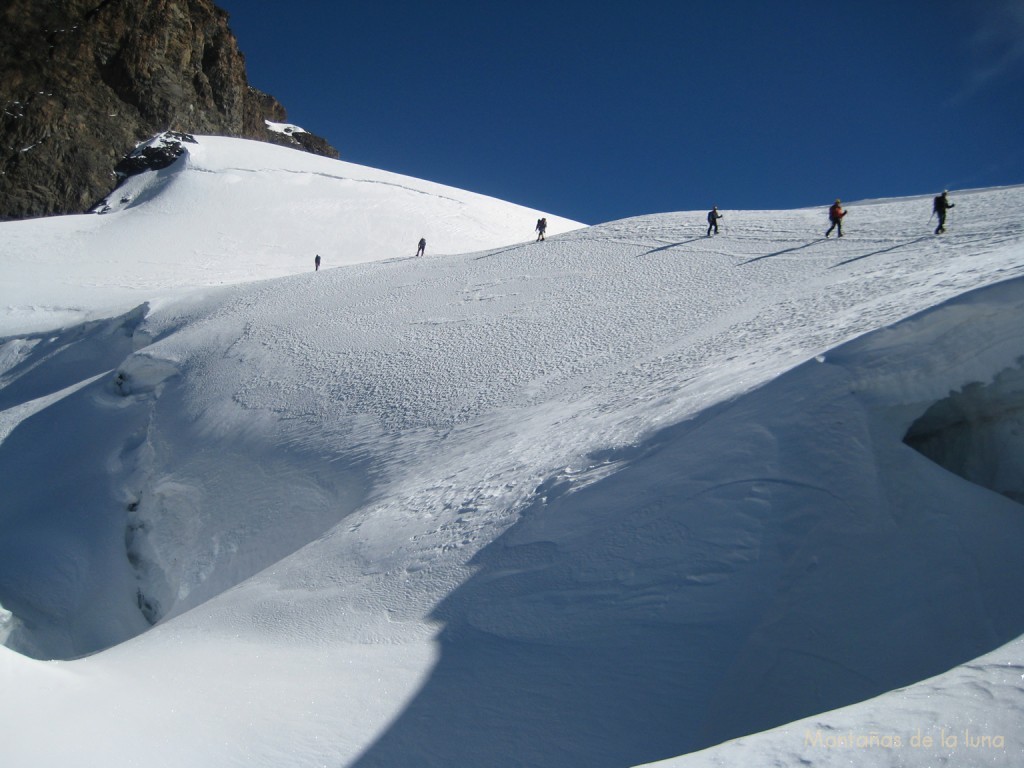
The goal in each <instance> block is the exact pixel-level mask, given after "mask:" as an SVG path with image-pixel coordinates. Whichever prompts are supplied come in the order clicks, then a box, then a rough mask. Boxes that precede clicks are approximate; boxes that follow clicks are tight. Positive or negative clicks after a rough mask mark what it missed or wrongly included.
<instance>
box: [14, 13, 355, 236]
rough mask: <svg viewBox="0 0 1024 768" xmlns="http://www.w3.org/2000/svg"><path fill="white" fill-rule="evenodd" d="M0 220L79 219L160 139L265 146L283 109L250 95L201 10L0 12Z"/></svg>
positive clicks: (310, 144)
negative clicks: (203, 136)
mask: <svg viewBox="0 0 1024 768" xmlns="http://www.w3.org/2000/svg"><path fill="white" fill-rule="evenodd" d="M0 82H2V83H3V84H4V88H3V91H2V97H0V98H2V99H3V100H4V103H2V104H0V107H2V113H0V220H4V219H17V218H27V217H32V216H43V215H50V214H58V213H77V212H82V211H85V210H88V209H89V208H91V207H92V206H93V205H94V204H95V203H96V202H97V201H98V200H100V199H101V198H103V197H104V196H105V195H107V194H108V193H109V192H110V191H111V189H112V188H113V187H114V186H115V185H116V183H117V176H116V175H115V173H114V168H115V167H116V166H117V164H118V162H119V161H120V160H121V159H122V158H123V157H125V155H127V154H129V153H130V152H131V151H132V150H133V149H134V147H135V146H136V145H137V144H138V143H139V142H141V141H143V140H146V139H149V138H150V137H151V136H153V135H154V134H156V133H160V132H163V131H166V130H173V131H179V132H189V133H207V134H215V135H222V136H235V137H242V138H250V139H257V140H261V141H270V142H273V143H276V144H283V145H285V146H293V147H296V148H299V149H304V150H306V151H312V152H315V153H317V154H322V155H326V156H329V157H337V156H338V153H337V151H336V150H335V149H334V148H333V147H331V146H330V145H329V144H327V142H326V141H324V140H323V139H319V138H317V137H315V136H312V135H311V134H305V133H300V132H298V131H296V132H292V133H282V132H280V131H272V130H270V129H269V128H268V126H267V121H268V120H269V121H271V122H274V123H283V122H285V121H286V118H287V115H286V112H285V109H284V107H282V106H281V104H280V103H278V101H277V100H276V99H274V98H273V97H272V96H269V95H268V94H265V93H262V92H260V91H258V90H256V89H255V88H253V87H251V86H250V85H249V83H248V79H247V77H246V71H245V58H244V56H243V55H242V53H241V52H240V51H239V50H238V45H237V41H236V40H235V37H234V35H233V34H232V32H231V29H230V28H229V26H228V15H227V13H226V12H225V11H223V10H221V9H219V8H217V7H216V6H215V5H214V4H213V3H212V2H211V1H210V0H51V1H50V2H45V3H44V2H39V1H38V0H6V2H5V3H4V4H3V6H2V10H0Z"/></svg>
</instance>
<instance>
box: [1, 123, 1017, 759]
mask: <svg viewBox="0 0 1024 768" xmlns="http://www.w3.org/2000/svg"><path fill="white" fill-rule="evenodd" d="M200 145H201V147H202V149H201V150H194V149H193V148H190V151H192V152H193V153H194V156H193V157H190V159H189V160H188V162H187V164H186V165H185V166H184V167H181V166H179V165H175V166H172V168H170V169H168V170H167V171H162V172H159V173H157V174H151V175H150V177H149V178H143V179H141V180H139V181H137V182H135V183H136V184H137V185H138V188H139V189H140V190H141V191H140V192H139V193H138V197H136V198H134V201H135V202H134V203H133V202H131V201H130V202H128V203H126V204H125V206H126V207H125V209H124V210H121V211H117V212H114V213H111V214H106V215H104V216H96V217H69V218H67V219H55V220H46V221H36V222H23V223H19V224H4V225H3V226H2V230H0V233H2V234H3V239H2V241H0V242H2V245H0V260H2V261H0V269H2V270H3V274H4V276H5V283H4V285H3V288H2V291H3V293H2V294H0V311H6V313H7V314H6V316H5V318H6V319H5V320H4V323H5V324H4V325H3V326H0V327H2V328H3V330H0V333H2V334H4V336H6V337H7V338H6V340H5V341H3V342H2V343H0V384H3V389H0V409H2V410H0V439H2V443H0V483H2V487H3V488H4V499H3V503H2V506H0V526H2V527H0V604H2V605H3V607H4V609H5V610H4V611H2V612H0V639H3V638H5V637H6V644H7V645H8V648H2V647H0V682H2V691H3V693H2V695H0V723H2V724H3V725H2V729H3V730H2V733H3V738H2V739H0V758H2V762H3V764H4V765H5V766H7V765H11V766H50V765H53V766H58V765H59V766H65V765H82V764H103V765H108V766H120V765H125V766H129V765H140V766H164V765H166V766H181V765H190V766H204V765H209V766H223V765H239V766H241V765H246V766H284V765H290V766H306V765H332V766H340V765H354V766H360V768H365V767H368V766H398V765H424V766H551V768H554V767H555V766H628V765H635V764H639V763H645V762H650V761H655V760H659V759H664V758H670V757H673V756H676V755H682V754H683V753H686V752H692V751H693V750H699V749H702V748H706V747H710V746H711V745H714V744H716V743H718V742H721V741H723V740H726V739H733V738H736V737H743V738H740V739H739V740H738V741H732V742H729V743H727V744H725V745H723V746H720V747H715V748H712V749H709V750H706V751H703V752H699V753H696V754H691V755H687V756H683V757H678V758H674V762H673V764H678V765H683V766H688V765H745V766H748V765H749V766H759V765H764V766H768V765H790V764H804V765H812V766H832V765H848V764H851V763H852V764H857V765H910V766H926V765H935V764H939V763H941V762H942V761H943V760H945V761H947V762H949V764H954V765H955V764H979V765H986V766H987V765H1006V766H1012V765H1019V764H1020V763H1021V762H1022V760H1024V726H1022V723H1024V679H1022V675H1024V663H1022V659H1021V649H1022V645H1021V641H1019V640H1017V638H1018V637H1019V636H1020V635H1021V634H1022V633H1024V608H1022V604H1024V603H1022V601H1021V596H1022V594H1024V565H1022V564H1021V559H1020V558H1019V551H1020V548H1021V543H1022V541H1024V514H1022V513H1024V509H1022V507H1021V506H1020V505H1019V504H1018V503H1016V502H1014V501H1013V500H1011V499H1010V498H1008V497H1006V496H1003V495H1000V494H998V493H995V492H993V491H991V490H988V489H987V488H983V487H981V486H979V485H975V484H973V483H971V482H968V481H967V480H965V479H963V478H961V477H959V476H957V475H955V474H952V473H950V472H948V471H946V470H945V469H942V468H940V467H939V466H937V465H936V464H934V463H932V462H931V461H929V460H928V459H926V458H925V457H924V456H922V455H921V454H919V453H917V452H916V451H914V450H913V449H911V448H910V447H908V446H907V445H906V444H905V443H904V442H903V438H904V435H905V434H906V433H907V431H908V429H910V427H911V425H912V424H914V423H915V420H917V419H918V418H919V417H921V416H922V414H924V413H926V412H927V411H928V409H929V408H930V407H931V406H932V405H933V404H935V403H937V402H939V401H942V400H943V399H944V398H946V397H947V396H949V395H950V393H951V392H959V391H961V390H963V391H964V393H965V395H964V396H961V397H960V399H959V400H958V402H960V403H966V405H963V407H964V408H965V409H967V410H970V408H971V404H972V403H977V402H980V400H979V399H978V398H977V397H975V396H974V394H973V393H975V392H976V391H978V390H979V388H984V387H985V385H989V384H992V383H993V382H998V385H997V386H993V387H989V388H987V389H985V391H986V392H988V393H989V394H988V395H986V397H985V399H984V402H985V409H986V410H985V418H986V420H988V421H992V420H996V421H998V422H999V423H1000V424H1002V425H1003V427H1002V428H1000V427H998V425H997V427H996V428H993V429H990V430H987V431H985V432H984V436H983V438H979V437H977V435H976V439H975V440H974V441H973V442H970V443H969V445H970V446H972V447H971V448H970V451H968V452H967V453H970V454H972V455H978V456H982V457H983V458H984V463H985V464H992V463H998V464H999V466H1001V467H1010V468H1012V467H1014V466H1019V462H1020V457H1019V447H1018V446H1019V444H1020V443H1019V440H1016V441H1015V440H1014V439H1013V438H1012V434H1013V431H1014V429H1015V427H1014V425H1015V424H1019V423H1020V413H1019V408H1018V404H1019V403H1020V401H1021V397H1020V392H1019V391H1017V390H1018V389H1019V388H1018V387H1017V385H1016V383H1015V382H1017V381H1018V380H1019V379H1020V376H1019V375H1018V372H1019V369H1020V368H1021V365H1022V359H1024V337H1022V335H1021V334H1020V331H1019V329H1020V327H1021V317H1022V314H1024V282H1022V281H1021V280H1020V278H1021V277H1022V276H1024V245H1022V225H1021V222H1020V219H1019V216H1018V213H1017V212H1018V211H1019V210H1020V208H1021V204H1022V203H1024V189H1021V188H1009V189H999V190H987V191H972V192H954V193H953V198H954V200H955V202H956V204H957V207H956V208H955V209H954V210H953V211H952V212H951V214H950V219H949V222H948V223H947V230H948V232H947V233H946V234H945V235H943V236H942V237H941V238H936V237H934V236H932V235H931V227H930V225H929V223H928V221H927V215H928V213H929V211H930V198H927V197H922V198H914V199H903V200H887V201H877V202H866V203H861V204H852V205H850V206H849V211H850V213H849V215H848V217H847V219H846V222H845V228H846V236H845V237H844V238H843V239H842V240H824V239H823V238H822V235H823V233H824V229H825V228H826V227H827V221H825V220H824V219H825V216H824V208H822V209H820V210H819V209H814V210H799V211H758V212H740V211H729V210H725V211H724V213H725V218H724V219H723V220H722V221H721V227H722V234H721V235H719V236H718V237H716V238H705V237H703V235H704V229H705V226H706V225H705V224H704V223H703V212H696V213H675V214H662V215H657V216H648V217H641V218H637V219H630V220H626V221H620V222H613V223H609V224H604V225H600V226H596V227H590V228H584V229H575V230H573V231H569V230H572V229H573V225H572V223H571V222H564V223H563V222H560V221H559V220H557V219H555V218H554V217H549V221H550V222H552V228H551V229H549V239H548V240H547V241H546V242H543V243H535V242H532V240H533V233H532V229H533V224H534V223H535V220H536V218H537V217H538V216H540V215H543V214H540V213H538V212H535V211H527V210H525V209H516V208H513V207H505V204H502V203H499V202H498V201H491V200H487V199H483V202H481V203H480V206H481V207H480V208H479V209H474V210H477V211H478V212H477V213H473V214H472V215H469V214H468V213H466V207H467V206H466V205H464V204H463V203H462V202H456V201H461V200H462V197H461V196H466V197H467V198H471V197H472V196H469V195H468V193H458V192H457V191H454V190H447V191H442V190H444V188H440V187H436V186H432V185H426V184H425V183H424V182H415V181H414V180H408V179H406V180H404V181H398V180H396V179H395V178H394V177H391V176H389V177H388V178H387V183H379V184H378V183H371V182H370V181H367V180H365V179H364V180H363V181H360V182H359V183H351V184H349V183H348V182H345V181H344V177H346V176H351V175H352V174H353V173H354V171H353V170H352V168H353V167H352V166H347V165H345V164H341V163H338V164H334V163H332V161H326V160H323V159H322V158H311V159H309V160H306V159H304V156H300V157H303V159H301V160H297V159H294V158H293V155H298V154H299V153H289V151H288V150H278V149H274V150H273V152H272V153H271V154H267V150H264V149H263V148H259V149H257V148H256V147H258V146H259V145H252V144H250V143H247V142H232V141H228V140H213V139H204V138H203V137H200ZM282 152H283V153H285V154H280V153H282ZM281 158H285V159H281ZM307 162H309V163H312V165H311V166H310V167H308V168H305V167H301V166H302V165H303V164H304V163H307ZM275 163H281V164H284V165H286V166H287V167H286V168H283V169H281V168H277V167H276V166H275V165H274V164H275ZM296 164H297V165H298V166H300V167H296ZM359 172H360V173H361V174H363V175H364V176H366V177H370V176H372V175H373V174H376V173H379V172H374V171H370V170H368V169H361V170H360V171H359ZM161 185H162V186H161ZM417 185H423V186H422V187H420V186H417ZM351 187H356V188H357V189H351ZM311 189H313V190H316V191H315V193H313V194H310V190H311ZM410 190H413V191H410ZM313 201H316V202H315V203H314V202H313ZM446 201H448V202H446ZM826 202H828V201H826ZM445 206H447V208H446V207H445ZM442 209H444V210H448V211H449V213H448V214H447V215H443V214H440V213H437V211H439V210H442ZM318 210H319V211H329V212H330V213H329V215H325V216H322V217H319V218H318V216H317V215H314V214H315V212H316V211H318ZM248 212H255V213H248ZM280 212H283V213H280ZM404 219H414V220H415V221H413V223H411V224H408V223H407V222H405V223H403V220H404ZM310 220H312V221H314V224H310ZM439 221H440V222H443V223H444V226H445V227H446V229H444V230H443V231H444V232H445V233H446V234H443V235H440V234H439V235H432V234H431V233H429V232H427V231H424V229H425V227H426V226H428V224H430V223H434V224H436V225H437V226H439V227H440V226H441V224H440V223H439ZM556 222H558V226H555V223H556ZM332 228H335V231H337V232H343V233H353V234H352V238H353V239H352V240H351V241H349V240H345V239H344V238H343V237H342V236H341V235H339V236H338V240H337V243H336V244H335V245H334V246H333V247H334V250H333V251H331V250H328V248H325V247H323V246H322V245H321V244H322V243H323V242H325V241H327V240H328V239H329V238H328V234H329V233H330V232H331V231H332ZM439 231H440V230H439ZM555 232H563V234H557V235H555V234H554V233H555ZM175 233H177V234H175ZM396 233H397V234H396ZM419 236H425V237H427V239H428V243H430V244H431V245H428V253H427V256H426V257H424V258H420V259H413V258H408V257H409V256H411V253H408V250H409V249H408V248H407V247H406V244H407V243H410V244H411V247H412V248H413V249H415V243H416V240H417V239H418V237H419ZM378 237H379V238H381V242H385V241H386V243H385V244H384V245H380V246H379V247H378V248H377V249H376V250H374V246H373V243H375V242H376V241H375V238H378ZM389 238H393V239H389ZM486 238H497V240H491V241H490V242H485V240H486ZM502 238H504V240H502ZM446 239H448V240H449V241H450V242H452V243H458V246H457V247H450V248H449V247H445V246H442V245H441V244H440V243H439V244H438V248H437V249H434V248H433V247H432V244H433V243H434V242H436V241H441V243H443V242H445V240H446ZM499 241H500V242H499ZM481 248H484V249H485V250H480V249H481ZM488 248H489V249H490V250H487V249H488ZM73 249H77V251H75V253H76V254H77V261H76V260H74V259H71V257H70V256H69V255H67V254H68V253H70V251H71V250H73ZM236 249H237V250H236ZM402 249H405V250H404V251H403V250H402ZM243 252H244V253H243ZM317 252H319V253H321V254H322V255H325V260H326V265H328V266H335V265H337V264H341V263H346V262H348V265H347V266H345V267H344V268H340V269H322V270H321V271H320V272H319V273H314V272H313V271H312V255H311V254H313V253H317ZM355 253H359V254H360V256H359V257H356V256H351V257H349V254H355ZM31 254H36V258H37V259H43V257H44V256H45V255H49V256H48V257H49V258H51V259H60V260H61V261H60V265H61V269H59V270H57V272H58V273H60V272H62V271H65V272H67V273H68V274H66V275H64V276H63V277H62V278H61V279H59V280H55V281H54V280H51V279H50V277H51V276H50V275H47V274H46V273H45V272H44V271H42V270H36V269H33V268H30V264H32V262H31V259H30V256H31ZM132 254H135V255H138V254H146V256H145V258H146V259H148V261H145V262H140V263H135V264H133V263H132V262H133V257H132ZM210 254H215V258H214V257H211V256H210ZM281 254H288V255H287V256H286V257H281ZM360 261H363V262H367V263H355V262H360ZM72 262H73V263H72ZM145 264H148V267H147V266H145ZM8 275H10V276H11V280H10V281H9V282H8V281H7V280H6V278H7V276H8ZM269 277H274V278H276V279H267V280H263V281H262V282H257V283H249V284H244V283H243V281H246V280H250V279H255V278H269ZM235 283H243V284H235ZM222 284H223V285H222ZM232 284H235V285H232ZM79 286H80V287H81V290H79ZM196 286H200V287H201V288H202V290H201V291H196V290H193V289H194V288H195V287H196ZM213 286H216V287H213ZM144 302H149V305H148V307H147V306H143V303H144ZM56 318H62V322H63V319H67V320H68V321H69V322H70V321H73V322H70V325H69V326H68V327H66V328H65V329H64V330H63V331H59V332H58V331H52V330H51V328H52V327H53V326H54V325H55V324H59V323H52V322H51V323H50V325H47V322H49V321H52V320H54V319H56ZM84 321H88V322H87V323H86V324H84V325H82V324H80V323H82V322H84ZM44 331H45V332H44ZM133 350H134V352H133ZM1001 403H1003V404H1005V407H1001V405H1000V404H1001ZM1001 430H1002V431H1001ZM961 453H964V452H963V451H962V452H961ZM968 458H969V457H968ZM151 622H156V626H153V627H151V626H150V624H151ZM104 649H105V650H104ZM26 654H27V656H26ZM82 654H92V655H89V656H87V657H86V658H80V659H78V660H76V661H60V662H43V661H37V660H35V658H62V659H70V658H75V657H78V656H81V655H82ZM985 654H988V655H985ZM29 657H35V658H29ZM936 676H937V677H936ZM919 681H924V682H919ZM893 689H899V690H895V691H894V690H893ZM887 691H892V692H889V693H886V692H887ZM871 697H878V698H871ZM865 700H866V701H865ZM854 702H862V703H860V704H853V703H854ZM849 704H853V706H850V707H847V708H845V709H840V710H837V711H834V712H827V713H826V711H827V710H832V709H835V708H837V707H843V706H845V705H849ZM807 717H809V718H810V719H808V720H804V721H800V722H793V723H792V724H789V725H786V724H787V723H791V721H796V720H798V719H799V718H807ZM778 726H781V727H779V728H778V729H777V730H769V731H767V732H765V733H757V732H760V731H765V730H766V729H771V728H776V727H778ZM745 734H757V735H749V736H746V735H745ZM928 737H930V738H931V742H930V743H929V742H927V741H926V739H927V738H928ZM915 739H916V740H915ZM954 742H955V743H954ZM971 761H973V763H972V762H971Z"/></svg>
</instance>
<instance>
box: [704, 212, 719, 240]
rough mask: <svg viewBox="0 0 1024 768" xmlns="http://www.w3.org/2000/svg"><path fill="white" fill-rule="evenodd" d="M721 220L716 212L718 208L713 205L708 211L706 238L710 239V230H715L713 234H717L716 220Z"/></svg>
mask: <svg viewBox="0 0 1024 768" xmlns="http://www.w3.org/2000/svg"><path fill="white" fill-rule="evenodd" d="M720 218H722V214H720V213H719V212H718V206H717V205H714V206H712V207H711V210H710V211H708V234H707V236H708V237H711V230H712V229H713V230H715V234H716V235H717V234H718V220H719V219H720Z"/></svg>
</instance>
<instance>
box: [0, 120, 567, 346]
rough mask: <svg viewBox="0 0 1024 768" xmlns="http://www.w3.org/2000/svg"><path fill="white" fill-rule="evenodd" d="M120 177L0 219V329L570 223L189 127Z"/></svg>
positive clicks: (467, 246) (29, 327)
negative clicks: (63, 209)
mask: <svg viewBox="0 0 1024 768" xmlns="http://www.w3.org/2000/svg"><path fill="white" fill-rule="evenodd" d="M194 140H195V142H197V143H191V142H183V143H180V144H179V146H180V147H181V148H182V149H183V150H184V155H183V157H182V158H180V159H179V160H178V161H177V162H175V163H173V164H172V165H170V166H168V167H165V168H162V169H160V170H156V171H146V172H143V173H140V174H138V175H135V176H131V177H130V178H128V180H127V181H126V182H125V183H124V184H123V185H122V186H120V187H119V188H118V189H117V190H116V191H115V192H114V193H113V194H112V195H111V196H110V198H109V199H108V201H107V205H106V208H105V210H106V211H107V213H105V214H104V215H101V216H96V215H94V214H90V215H82V216H64V217H59V218H57V219H38V220H31V221H21V222H10V223H5V224H4V241H5V242H4V246H3V248H0V270H2V272H3V275H4V281H3V285H2V286H0V337H3V336H10V335H14V334H19V335H20V334H23V333H26V332H30V331H41V330H48V329H51V328H57V327H62V326H65V325H72V324H77V323H80V322H82V321H85V320H92V319H97V318H102V317H109V316H111V315H114V314H120V313H122V312H124V311H126V310H127V309H129V308H130V307H132V306H135V305H138V304H141V303H142V302H144V301H149V302H151V303H153V304H154V305H155V304H156V303H157V302H158V301H160V300H166V299H167V298H169V297H173V296H175V295H177V294H178V293H180V292H181V290H182V289H188V288H195V287H197V286H219V285H227V284H234V283H242V282H249V281H252V280H258V279H266V278H271V277H280V276H283V275H293V274H296V273H302V272H306V271H312V269H313V258H314V256H315V255H316V254H319V255H320V256H321V257H322V259H323V268H324V269H330V268H333V267H338V266H343V265H348V264H356V263H361V262H368V261H376V260H381V259H396V258H408V257H412V256H413V255H414V254H415V253H416V246H417V243H418V242H419V239H420V238H421V237H424V238H426V240H427V243H428V245H427V255H428V257H433V256H435V255H438V254H443V253H458V252H464V251H473V250H478V249H482V248H496V247H498V246H502V245H507V244H511V243H516V242H522V241H524V240H529V239H531V238H532V236H533V227H534V224H535V222H536V221H537V219H538V218H539V217H541V216H545V215H546V216H547V218H548V222H549V230H548V231H549V233H552V234H557V233H560V232H566V231H570V230H572V229H577V228H579V227H580V226H581V225H580V224H578V223H576V222H572V221H569V220H567V219H563V218H559V217H557V216H553V215H551V214H544V213H541V212H539V211H535V210H532V209H528V208H524V207H522V206H518V205H514V204H511V203H506V202H503V201H500V200H495V199H494V198H489V197H486V196H483V195H477V194H474V193H472V192H466V191H463V190H458V189H454V188H452V187H446V186H443V185H440V184H434V183H432V182H427V181H421V180H419V179H412V178H409V177H406V176H401V175H399V174H394V173H387V172H385V171H378V170H375V169H372V168H366V167H364V166H359V165H354V164H352V163H345V162H341V161H338V160H332V159H329V158H325V157H319V156H316V155H311V154H308V153H305V152H297V151H295V150H292V149H287V148H284V147H278V146H274V145H271V144H265V143H262V142H256V141H244V140H240V139H225V138H219V137H213V136H196V137H194Z"/></svg>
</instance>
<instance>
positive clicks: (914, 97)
mask: <svg viewBox="0 0 1024 768" xmlns="http://www.w3.org/2000/svg"><path fill="white" fill-rule="evenodd" d="M215 2H216V4H217V5H219V6H220V7H221V8H223V9H225V10H226V11H228V12H229V13H230V15H231V28H232V29H233V31H234V32H235V34H236V36H237V37H238V40H239V45H240V47H241V49H242V52H243V53H244V54H245V56H246V61H247V64H248V73H249V82H250V83H251V84H252V85H253V86H255V87H256V88H259V89H261V90H264V91H267V92H268V93H270V94H272V95H274V96H275V97H277V99H278V100H279V101H281V103H282V104H284V106H285V108H286V109H287V110H288V117H289V120H290V121H291V122H293V123H296V124H298V125H300V126H302V127H304V128H305V129H306V130H308V131H310V132H312V133H316V134H319V135H320V136H323V137H324V138H326V139H327V140H328V141H330V142H331V143H332V144H333V145H334V146H335V147H337V149H338V150H339V151H340V152H341V157H342V159H343V160H348V161H350V162H355V163H361V164H364V165H370V166H373V167H376V168H381V169H385V170H389V171H395V172H398V173H403V174H407V175H410V176H416V177H420V178H424V179H429V180H431V181H436V182H440V183H444V184H450V185H452V186H456V187H461V188H463V189H468V190H472V191H474V192H480V193H482V194H486V195H492V196H494V197H498V198H502V199H504V200H509V201H511V202H515V203H520V204H523V205H528V206H531V207H535V208H539V209H542V210H546V211H549V212H551V213H554V214H558V215H562V216H567V217H569V218H574V219H577V220H579V221H582V222H584V223H587V224H596V223H599V222H603V221H610V220H614V219H619V218H624V217H626V216H633V215H638V214H644V213H656V212H661V211H676V210H691V209H707V208H709V207H710V206H711V205H713V204H717V205H718V206H719V208H722V209H723V210H728V209H730V208H733V209H736V208H745V209H762V208H763V209H775V208H791V207H801V206H808V205H826V206H827V205H828V203H830V202H831V201H832V200H833V199H835V198H836V197H842V198H843V199H844V200H857V199H864V198H871V197H889V196H896V195H909V194H932V193H935V192H938V191H941V190H942V189H945V188H948V189H951V190H956V189H962V188H967V187H983V186H993V185H1002V184H1017V183H1024V0H971V1H970V2H964V1H963V0H931V1H930V2H922V1H920V0H878V1H877V2H876V1H874V0H872V1H869V2H841V3H830V2H823V1H822V0H779V2H773V1H771V0H757V1H755V0H734V1H731V2H730V1H729V0H724V1H723V2H717V3H716V2H700V3H697V2H689V0H664V1H663V0H633V1H632V2H625V1H622V0H608V1H607V2H602V1H601V0H591V1H590V2H582V1H581V0H564V1H559V0H550V1H549V2H544V3H540V2H530V1H529V0H527V1H525V2H517V3H512V2H506V0H432V1H431V2H426V1H420V0H405V1H402V0H372V1H367V2H363V1H360V2H338V1H337V0H324V1H321V0H289V2H282V0H215Z"/></svg>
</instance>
